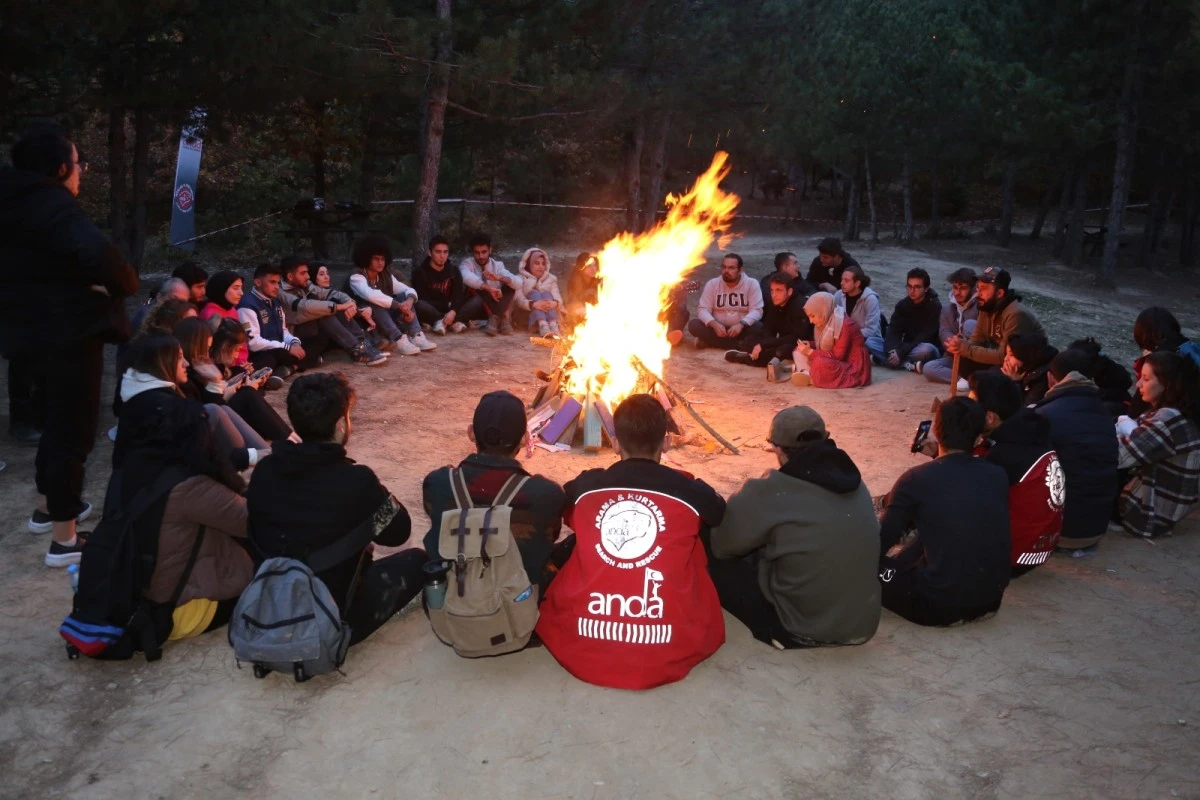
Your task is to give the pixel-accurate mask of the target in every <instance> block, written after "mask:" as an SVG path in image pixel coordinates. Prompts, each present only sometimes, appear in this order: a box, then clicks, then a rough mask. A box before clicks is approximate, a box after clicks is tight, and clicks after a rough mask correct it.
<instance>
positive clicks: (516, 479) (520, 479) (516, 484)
mask: <svg viewBox="0 0 1200 800" xmlns="http://www.w3.org/2000/svg"><path fill="white" fill-rule="evenodd" d="M528 480H529V476H528V475H521V474H519V473H514V474H513V475H511V476H510V477H509V479H508V480H507V481H505V482H504V485H503V486H501V487H500V493H499V494H497V495H496V499H495V500H493V501H492V508H495V507H496V506H508V505H512V501H513V500H514V499H516V496H517V494H518V493H519V492H520V491H521V488H522V487H523V486H525V483H526V482H527V481H528Z"/></svg>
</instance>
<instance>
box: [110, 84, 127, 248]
mask: <svg viewBox="0 0 1200 800" xmlns="http://www.w3.org/2000/svg"><path fill="white" fill-rule="evenodd" d="M125 158H126V137H125V109H124V108H122V107H120V106H118V107H116V108H113V109H111V110H109V112H108V227H109V230H110V232H111V233H112V240H113V242H115V243H116V245H117V247H119V248H121V250H122V251H123V252H125V254H126V255H128V254H129V249H128V244H129V243H128V241H127V239H126V234H125V221H126V215H127V214H128V209H127V208H126V205H125V204H126V202H127V200H128V194H127V193H126V191H125V173H126V169H127V165H126V163H125Z"/></svg>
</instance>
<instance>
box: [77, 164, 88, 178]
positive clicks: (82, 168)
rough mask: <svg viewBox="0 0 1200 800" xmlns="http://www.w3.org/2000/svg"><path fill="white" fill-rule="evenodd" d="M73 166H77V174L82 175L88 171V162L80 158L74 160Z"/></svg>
mask: <svg viewBox="0 0 1200 800" xmlns="http://www.w3.org/2000/svg"><path fill="white" fill-rule="evenodd" d="M75 166H76V167H78V168H79V174H80V175H82V174H84V173H85V172H87V171H88V162H86V161H83V160H80V161H76V162H75Z"/></svg>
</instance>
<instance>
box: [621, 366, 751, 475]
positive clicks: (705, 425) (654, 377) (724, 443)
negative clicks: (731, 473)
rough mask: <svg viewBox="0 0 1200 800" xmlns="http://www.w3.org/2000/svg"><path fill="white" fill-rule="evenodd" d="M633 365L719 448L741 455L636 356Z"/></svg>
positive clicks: (683, 398) (689, 404) (686, 401)
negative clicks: (662, 391) (717, 444)
mask: <svg viewBox="0 0 1200 800" xmlns="http://www.w3.org/2000/svg"><path fill="white" fill-rule="evenodd" d="M633 365H634V366H635V367H637V369H638V371H640V372H642V373H643V374H644V375H646V376H647V377H648V378H649V379H651V380H653V381H654V382H655V383H657V384H658V385H659V387H661V388H662V389H663V390H665V391H666V392H667V394H669V395H671V396H672V397H674V398H675V399H676V400H677V401H678V402H679V403H680V405H682V406H683V407H684V409H685V410H686V411H687V412H688V413H689V414H691V415H692V417H693V418H694V419H695V420H696V422H699V423H700V426H701V427H702V428H704V430H706V431H708V433H709V434H710V435H711V436H712V437H713V438H714V439H716V440H717V442H719V443H720V444H721V446H722V447H724V448H725V449H726V450H728V451H729V452H731V453H733V454H734V455H735V456H736V455H741V453H740V452H739V451H738V449H737V448H736V447H735V446H734V445H733V444H731V443H730V442H729V441H728V440H727V439H726V438H725V437H724V436H722V435H721V434H719V433H717V432H716V430H715V429H714V428H713V426H711V425H709V424H708V423H707V422H706V421H705V419H704V417H702V416H700V413H699V412H698V411H696V409H694V408H692V404H691V403H689V402H688V400H687V398H686V397H684V396H683V395H681V394H680V393H679V392H677V391H675V390H674V389H672V388H671V387H670V386H668V385H667V383H666V382H665V381H664V380H663V379H662V378H660V377H658V376H657V375H655V374H654V373H653V372H651V371H650V370H648V369H647V368H646V365H645V364H643V363H642V362H641V360H640V359H638V358H637V357H636V356H634V359H633Z"/></svg>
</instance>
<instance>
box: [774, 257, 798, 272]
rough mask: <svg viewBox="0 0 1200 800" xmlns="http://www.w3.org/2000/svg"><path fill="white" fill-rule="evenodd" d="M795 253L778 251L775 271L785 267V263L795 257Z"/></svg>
mask: <svg viewBox="0 0 1200 800" xmlns="http://www.w3.org/2000/svg"><path fill="white" fill-rule="evenodd" d="M795 257H796V254H795V253H776V254H775V271H776V272H778V271H779V270H781V269H783V265H784V264H786V263H787V262H788V259H790V258H795Z"/></svg>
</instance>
